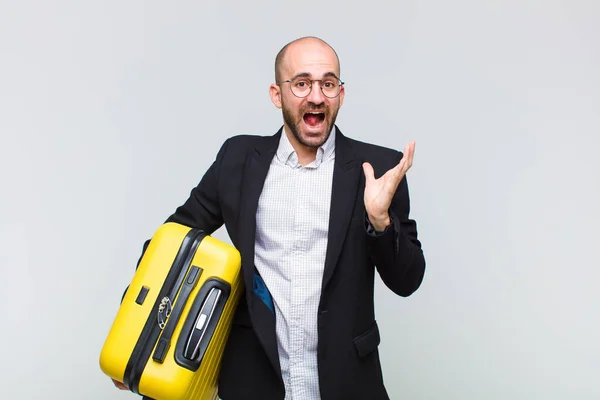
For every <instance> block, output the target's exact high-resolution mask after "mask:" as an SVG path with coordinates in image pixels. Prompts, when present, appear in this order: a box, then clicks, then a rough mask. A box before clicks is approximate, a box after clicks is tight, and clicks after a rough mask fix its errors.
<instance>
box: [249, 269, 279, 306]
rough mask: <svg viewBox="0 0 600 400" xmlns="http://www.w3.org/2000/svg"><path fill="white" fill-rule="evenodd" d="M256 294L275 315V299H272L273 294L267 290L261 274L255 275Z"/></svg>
mask: <svg viewBox="0 0 600 400" xmlns="http://www.w3.org/2000/svg"><path fill="white" fill-rule="evenodd" d="M254 293H256V295H257V296H258V297H259V298H260V299H261V300H262V301H263V303H265V304H266V306H267V307H269V310H271V312H273V313H275V307H274V306H273V298H272V297H271V293H269V289H267V285H266V284H265V281H264V280H263V278H262V277H261V276H260V275H259V274H256V273H255V274H254Z"/></svg>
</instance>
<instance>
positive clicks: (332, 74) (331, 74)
mask: <svg viewBox="0 0 600 400" xmlns="http://www.w3.org/2000/svg"><path fill="white" fill-rule="evenodd" d="M329 77H334V78H335V79H337V80H338V81H339V82H340V91H339V92H338V94H336V95H335V96H333V97H329V96H327V95H326V94H325V92H324V91H323V86H322V85H321V82H322V81H323V79H325V78H329ZM297 78H309V74H307V73H302V74H298V75H296V76H294V77H292V78H290V79H286V80H285V81H281V82H275V83H276V84H278V85H281V84H282V83H286V82H288V83H290V92H292V94H293V95H294V96H296V97H297V98H299V99H305V98H307V97H308V96H309V95H310V94H311V93H312V88H313V85H314V83H315V82H319V88H320V89H321V93H323V96H325V97H327V98H328V99H335V98H336V97H338V96H339V95H340V94H341V93H342V87H343V86H344V83H345V82H343V81H342V80H341V79H340V78H338V77H337V75H335V74H334V73H332V72H328V73H326V74H325V76H323V78H321V79H310V78H309V79H308V80H309V81H310V90H309V91H308V93H307V94H306V96H298V95H297V94H296V93H294V91H293V90H292V85H291V83H292V81H293V80H294V79H297Z"/></svg>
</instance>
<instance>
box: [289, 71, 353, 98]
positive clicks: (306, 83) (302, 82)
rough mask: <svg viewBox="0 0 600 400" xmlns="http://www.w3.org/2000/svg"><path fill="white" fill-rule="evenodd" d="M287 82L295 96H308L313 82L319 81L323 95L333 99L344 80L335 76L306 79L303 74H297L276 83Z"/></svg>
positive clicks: (340, 89) (338, 92)
mask: <svg viewBox="0 0 600 400" xmlns="http://www.w3.org/2000/svg"><path fill="white" fill-rule="evenodd" d="M286 82H289V84H290V90H291V91H292V93H293V94H294V96H296V97H300V98H304V97H306V96H308V95H309V94H310V92H311V90H312V86H313V83H314V82H319V86H320V88H321V92H322V93H323V95H324V96H325V97H328V98H330V99H334V98H336V97H337V96H339V94H340V92H341V91H342V85H343V84H344V82H342V81H341V80H339V79H338V78H335V77H326V78H323V79H308V78H307V77H304V76H299V77H296V78H293V79H288V80H286V81H281V82H277V84H278V85H280V84H282V83H286Z"/></svg>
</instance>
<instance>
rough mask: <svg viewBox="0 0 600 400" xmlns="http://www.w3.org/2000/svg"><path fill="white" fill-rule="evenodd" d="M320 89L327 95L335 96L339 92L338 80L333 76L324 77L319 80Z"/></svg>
mask: <svg viewBox="0 0 600 400" xmlns="http://www.w3.org/2000/svg"><path fill="white" fill-rule="evenodd" d="M321 90H322V91H323V94H324V95H325V96H327V97H335V96H337V95H338V94H339V93H340V82H339V81H338V80H337V79H335V78H325V79H323V80H322V81H321Z"/></svg>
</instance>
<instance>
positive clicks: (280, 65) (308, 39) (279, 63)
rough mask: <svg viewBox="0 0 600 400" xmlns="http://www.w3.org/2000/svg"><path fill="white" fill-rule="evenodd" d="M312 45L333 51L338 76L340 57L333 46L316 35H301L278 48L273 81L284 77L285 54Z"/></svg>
mask: <svg viewBox="0 0 600 400" xmlns="http://www.w3.org/2000/svg"><path fill="white" fill-rule="evenodd" d="M314 47H321V48H325V49H328V50H329V51H331V52H332V53H333V55H334V56H335V59H336V64H337V69H338V76H339V69H340V59H339V57H338V55H337V53H336V52H335V50H334V49H333V47H331V46H330V45H329V44H328V43H327V42H325V41H324V40H322V39H320V38H318V37H315V36H305V37H301V38H299V39H296V40H294V41H291V42H290V43H288V44H286V45H285V46H283V48H282V49H281V50H279V53H277V57H275V82H281V81H282V80H283V79H284V78H283V69H284V66H285V61H286V56H287V54H288V53H289V52H293V51H296V50H300V51H302V50H303V49H306V48H314Z"/></svg>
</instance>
